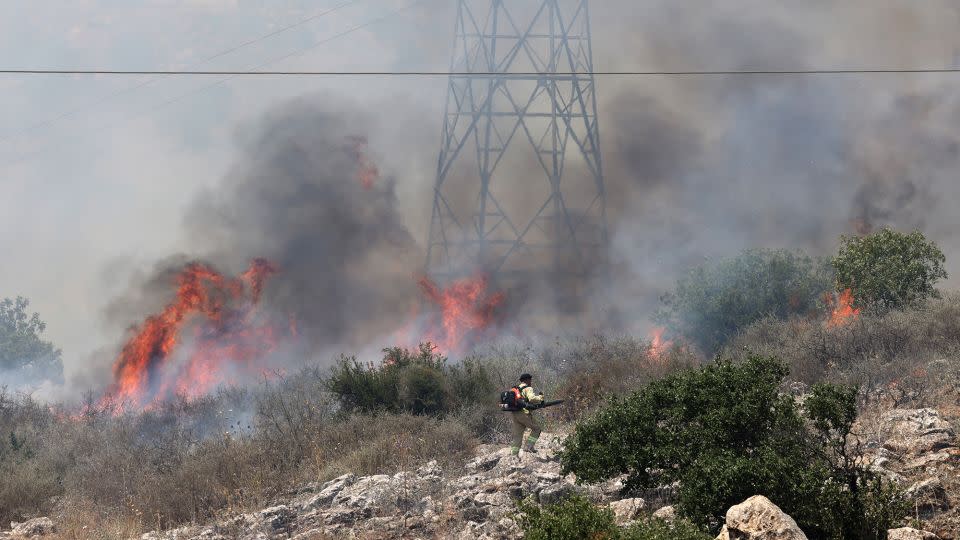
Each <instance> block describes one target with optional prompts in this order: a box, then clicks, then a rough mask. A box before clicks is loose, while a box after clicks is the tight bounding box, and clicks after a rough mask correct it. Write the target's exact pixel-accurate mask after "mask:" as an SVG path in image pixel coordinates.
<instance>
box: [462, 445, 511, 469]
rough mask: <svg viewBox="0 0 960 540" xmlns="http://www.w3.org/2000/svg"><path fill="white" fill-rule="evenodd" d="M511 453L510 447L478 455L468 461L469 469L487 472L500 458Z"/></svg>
mask: <svg viewBox="0 0 960 540" xmlns="http://www.w3.org/2000/svg"><path fill="white" fill-rule="evenodd" d="M509 455H510V449H509V448H503V449H500V450H498V451H496V452H491V453H489V454H483V455H480V456H477V457H476V458H474V459H473V460H471V461H470V462H468V463H467V470H468V471H472V472H486V471H489V470H490V469H492V468H494V467H496V466H497V464H499V463H500V460H501V459H503V458H505V457H507V456H509Z"/></svg>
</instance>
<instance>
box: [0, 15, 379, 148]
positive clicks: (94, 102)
mask: <svg viewBox="0 0 960 540" xmlns="http://www.w3.org/2000/svg"><path fill="white" fill-rule="evenodd" d="M360 1H361V0H346V1H345V2H341V3H340V4H337V5H335V6H333V7H331V8H328V9H326V10H324V11H321V12H319V13H314V14H313V15H311V16H309V17H307V18H305V19H301V20H299V21H297V22H294V23H291V24H288V25H286V26H284V27H282V28H278V29H276V30H274V31H272V32H270V33H267V34H264V35H262V36H258V37H256V38H253V39H250V40H247V41H244V42H243V43H238V44H237V45H234V46H232V47H230V48H228V49H224V50H222V51H220V52H218V53H216V54H214V55H213V56H208V57H206V58H204V59H203V60H200V61H198V62H194V63H192V64H188V67H190V66H200V65H203V64H206V63H209V62H212V61H214V60H216V59H218V58H222V57H224V56H227V55H228V54H231V53H234V52H236V51H239V50H240V49H243V48H245V47H249V46H250V45H254V44H256V43H260V42H261V41H264V40H266V39H270V38H272V37H274V36H277V35H280V34H282V33H284V32H288V31H290V30H293V29H294V28H297V27H300V26H303V25H305V24H307V23H309V22H312V21H315V20H317V19H320V18H322V17H325V16H327V15H329V14H331V13H334V12H336V11H339V10H341V9H343V8H345V7H348V6H350V5H351V4H356V3H357V2H360ZM84 73H88V74H91V75H106V74H107V73H95V72H91V71H86V72H85V71H83V70H81V71H78V72H74V73H69V72H67V71H60V72H59V73H56V74H60V75H68V74H72V75H82V74H84ZM17 74H19V75H41V74H50V75H52V74H55V71H49V70H48V71H45V70H4V71H3V72H0V75H17ZM125 74H126V75H153V76H157V77H158V76H160V75H162V73H160V72H150V71H144V72H140V73H134V72H129V73H125ZM157 80H159V79H157V78H153V79H147V80H146V81H143V82H140V83H139V84H135V85H133V86H129V87H126V88H121V89H120V90H117V91H115V92H111V93H109V94H105V95H103V96H100V97H98V98H96V99H94V100H92V101H90V102H88V103H86V104H84V105H81V106H79V107H76V108H73V109H70V110H67V111H64V112H63V113H61V114H59V115H57V116H54V117H52V118H49V119H47V120H43V121H40V122H37V123H34V124H30V125H27V126H24V127H23V128H20V129H18V130H16V131H13V132H11V133H8V134H6V135H3V136H0V142H3V141H6V140H9V139H12V138H16V137H19V136H21V135H24V134H26V133H31V132H33V131H36V130H38V129H40V128H44V127H47V126H50V125H53V124H56V123H57V122H59V121H61V120H65V119H67V118H71V117H73V116H76V115H77V114H79V113H82V112H85V111H87V110H89V109H91V108H93V107H96V106H99V105H101V104H103V103H106V102H108V101H112V100H114V99H116V98H118V97H120V96H122V95H125V94H128V93H130V92H133V91H135V90H139V89H141V88H144V87H146V86H149V85H151V84H153V83H154V82H156V81H157Z"/></svg>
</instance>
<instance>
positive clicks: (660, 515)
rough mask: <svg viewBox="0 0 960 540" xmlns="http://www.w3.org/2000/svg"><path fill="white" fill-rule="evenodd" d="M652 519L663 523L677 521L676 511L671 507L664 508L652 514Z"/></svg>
mask: <svg viewBox="0 0 960 540" xmlns="http://www.w3.org/2000/svg"><path fill="white" fill-rule="evenodd" d="M653 517H655V518H657V519H662V520H664V521H673V520H675V519H677V509H676V508H674V507H672V506H664V507H663V508H660V509H659V510H657V511H656V512H654V513H653Z"/></svg>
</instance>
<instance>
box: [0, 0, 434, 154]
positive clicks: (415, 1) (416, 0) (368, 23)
mask: <svg viewBox="0 0 960 540" xmlns="http://www.w3.org/2000/svg"><path fill="white" fill-rule="evenodd" d="M354 1H356V0H354ZM429 1H431V0H413V1H412V2H409V3H407V4H405V5H403V6H401V7H399V8H397V9H395V10H392V11H390V12H387V13H386V14H384V15H382V16H380V17H376V18H374V19H371V20H368V21H366V22H363V23H360V24H357V25H355V26H353V27H351V28H348V29H347V30H344V31H342V32H339V33H337V34H334V35H332V36H330V37H327V38H324V39H321V40H319V41H315V42H313V43H311V44H309V45H306V46H304V47H301V48H300V49H297V50H295V51H293V52H290V53H287V54H284V55H282V56H278V57H276V58H273V59H271V60H268V61H266V62H263V63H260V64H257V65H255V66H253V67H251V68H248V70H247V71H244V72H246V73H268V72H260V71H254V70H258V69H261V68H264V67H267V66H269V65H272V64H275V63H277V62H282V61H284V60H287V59H289V58H293V57H295V56H300V55H302V54H304V53H307V52H309V51H311V50H312V49H315V48H316V47H319V46H320V45H323V44H326V43H329V42H331V41H333V40H335V39H339V38H341V37H344V36H347V35H349V34H352V33H354V32H356V31H358V30H362V29H364V28H367V27H368V26H372V25H374V24H378V23H381V22H383V21H385V20H387V19H389V18H390V17H394V16H396V15H399V14H400V13H402V12H404V11H407V10H409V9H412V8H414V7H416V6H418V5H420V4H423V3H426V2H429ZM156 73H161V72H156ZM194 73H196V72H194ZM216 73H221V72H210V74H211V75H213V74H216ZM235 73H243V72H239V71H238V72H235ZM222 74H224V75H227V76H226V77H224V78H222V79H219V80H217V81H214V82H213V83H210V84H207V85H204V86H200V87H198V88H194V89H193V90H190V91H189V92H185V93H183V94H180V95H178V96H176V97H174V98H172V99H169V100H167V101H164V102H162V103H160V104H158V105H156V106H154V107H151V108H149V109H145V110H143V111H140V112H139V113H136V114H134V115H132V116H129V117H127V118H126V119H124V120H123V121H121V122H117V123H110V124H106V125H101V126H98V127H95V128H93V129H92V131H99V130H102V129H107V128H110V127H117V126H121V125H124V124H126V123H127V122H129V121H131V120H134V119H136V118H139V117H141V116H145V115H147V114H151V113H153V112H156V111H158V110H161V109H164V108H166V107H169V106H170V105H173V104H175V103H177V102H180V101H182V100H184V99H186V98H188V97H191V96H194V95H196V94H199V93H201V92H205V91H207V90H210V89H211V88H215V87H217V86H219V85H221V84H223V83H225V82H227V81H230V80H233V79H235V78H236V77H238V76H239V75H237V74H232V73H230V72H227V71H224V72H222ZM49 148H50V147H49V146H47V147H44V148H41V149H40V150H37V151H35V152H30V153H27V154H22V155H20V156H18V157H16V158H14V159H13V160H12V161H9V162H7V164H6V165H7V166H10V165H15V164H17V163H21V162H23V161H26V160H28V159H30V158H32V157H33V156H36V155H39V154H42V153H43V152H44V151H46V150H47V149H49Z"/></svg>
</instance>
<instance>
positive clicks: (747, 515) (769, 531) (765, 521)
mask: <svg viewBox="0 0 960 540" xmlns="http://www.w3.org/2000/svg"><path fill="white" fill-rule="evenodd" d="M717 539H718V540H721V539H722V540H807V535H805V534H804V533H803V531H801V530H800V527H798V526H797V522H796V521H794V520H793V518H792V517H790V516H788V515H787V514H785V513H784V512H783V510H780V508H779V507H778V506H777V505H775V504H773V503H772V502H771V501H770V499H768V498H766V497H764V496H763V495H754V496H753V497H750V498H749V499H747V500H746V501H744V502H742V503H740V504H738V505H735V506H731V507H730V509H729V510H727V516H726V523H725V525H724V528H723V530H722V531H721V532H720V536H718V537H717Z"/></svg>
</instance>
